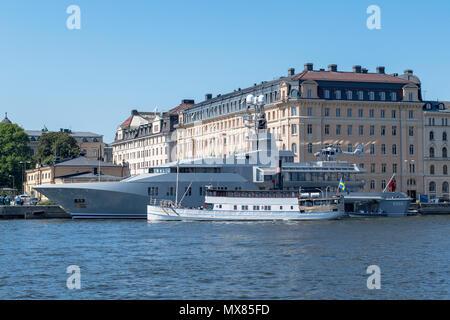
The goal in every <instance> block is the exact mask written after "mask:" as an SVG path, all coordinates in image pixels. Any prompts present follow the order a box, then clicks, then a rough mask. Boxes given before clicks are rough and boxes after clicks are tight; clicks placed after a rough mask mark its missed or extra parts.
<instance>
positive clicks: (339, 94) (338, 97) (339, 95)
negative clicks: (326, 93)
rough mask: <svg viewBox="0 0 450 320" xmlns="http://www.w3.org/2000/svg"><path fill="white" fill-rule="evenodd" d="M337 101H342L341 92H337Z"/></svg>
mask: <svg viewBox="0 0 450 320" xmlns="http://www.w3.org/2000/svg"><path fill="white" fill-rule="evenodd" d="M336 99H338V100H340V99H341V90H336Z"/></svg>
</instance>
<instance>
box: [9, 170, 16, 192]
mask: <svg viewBox="0 0 450 320" xmlns="http://www.w3.org/2000/svg"><path fill="white" fill-rule="evenodd" d="M9 177H10V178H12V181H13V184H12V188H13V190H14V189H15V181H14V176H13V175H11V174H10V175H9Z"/></svg>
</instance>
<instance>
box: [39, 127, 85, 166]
mask: <svg viewBox="0 0 450 320" xmlns="http://www.w3.org/2000/svg"><path fill="white" fill-rule="evenodd" d="M79 154H80V147H79V146H78V144H77V141H76V140H75V138H74V137H72V136H71V135H70V134H68V133H65V132H48V133H44V134H43V135H42V136H41V137H40V138H39V142H38V150H37V153H36V155H35V160H36V161H37V162H39V163H41V164H42V165H46V164H51V163H53V162H54V160H55V156H56V159H67V158H72V157H76V156H78V155H79Z"/></svg>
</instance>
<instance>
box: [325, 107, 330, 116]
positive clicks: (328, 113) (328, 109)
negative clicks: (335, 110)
mask: <svg viewBox="0 0 450 320" xmlns="http://www.w3.org/2000/svg"><path fill="white" fill-rule="evenodd" d="M329 116H330V108H325V117H329Z"/></svg>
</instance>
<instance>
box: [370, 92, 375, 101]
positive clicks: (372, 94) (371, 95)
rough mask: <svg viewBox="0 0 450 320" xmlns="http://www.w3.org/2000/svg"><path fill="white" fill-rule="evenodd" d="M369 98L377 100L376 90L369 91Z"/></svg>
mask: <svg viewBox="0 0 450 320" xmlns="http://www.w3.org/2000/svg"><path fill="white" fill-rule="evenodd" d="M369 100H372V101H373V100H375V92H373V91H370V92H369Z"/></svg>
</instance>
